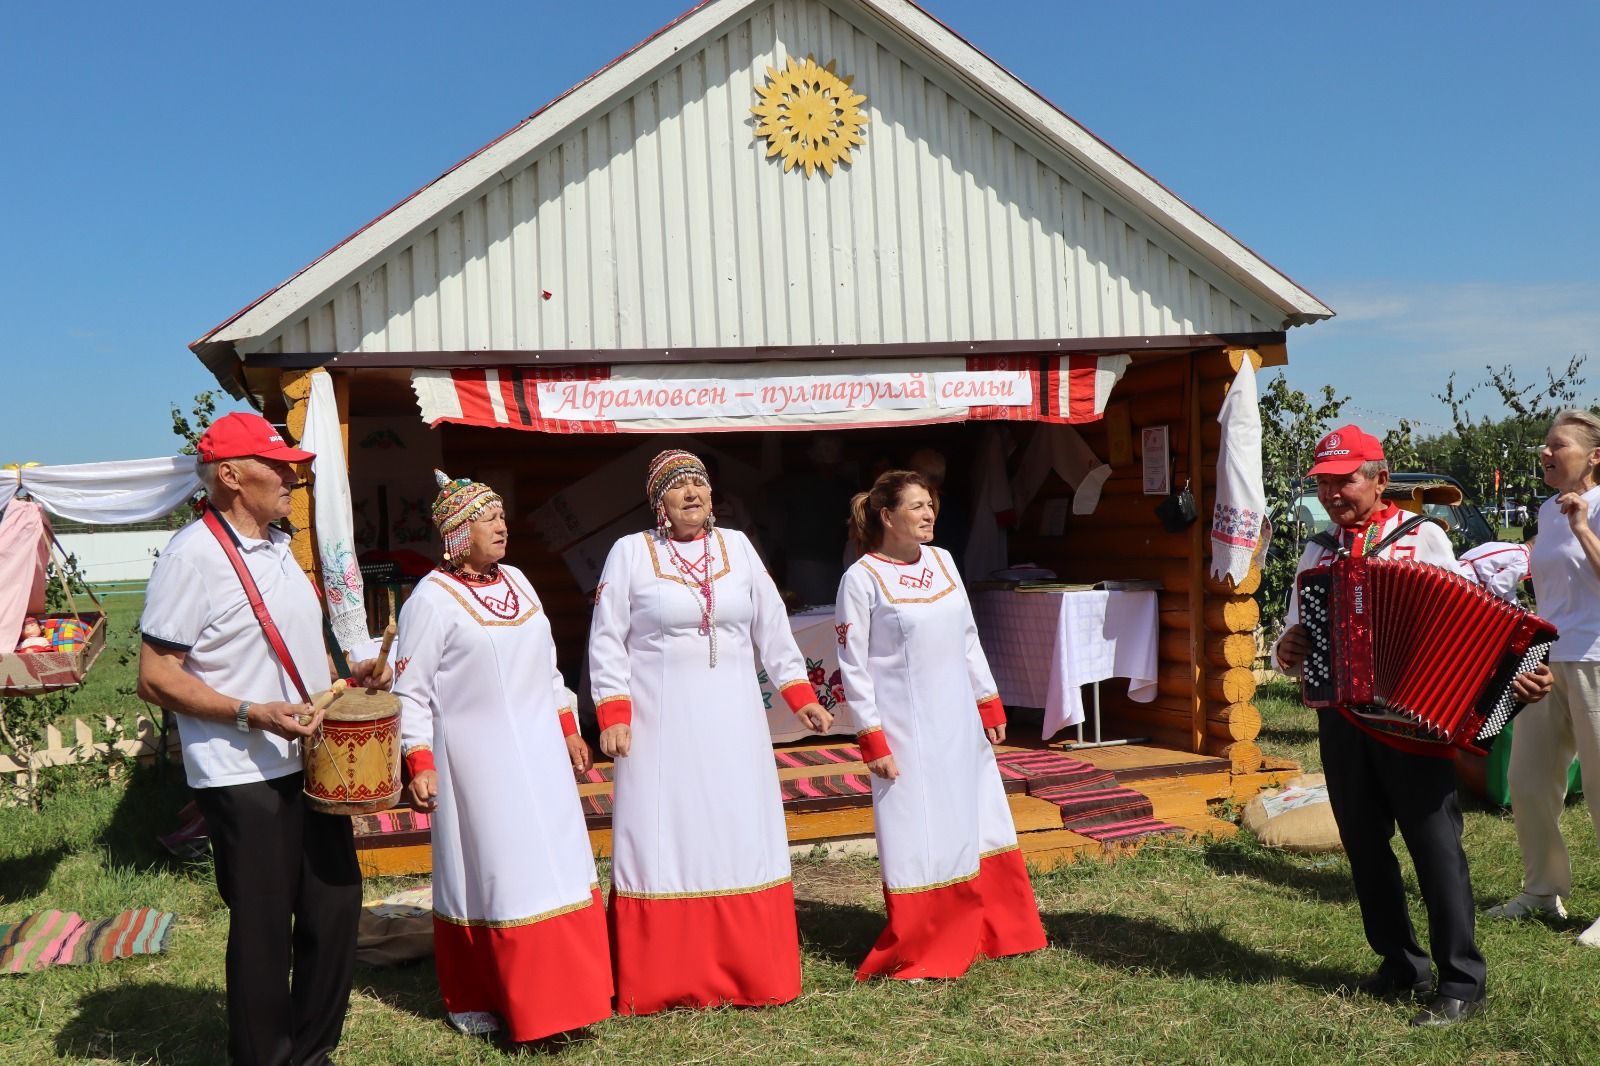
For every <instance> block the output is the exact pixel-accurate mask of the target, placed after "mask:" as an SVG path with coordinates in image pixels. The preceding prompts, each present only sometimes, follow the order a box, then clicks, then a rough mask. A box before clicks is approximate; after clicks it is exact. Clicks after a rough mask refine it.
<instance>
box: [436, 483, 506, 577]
mask: <svg viewBox="0 0 1600 1066" xmlns="http://www.w3.org/2000/svg"><path fill="white" fill-rule="evenodd" d="M433 479H434V480H435V481H437V482H438V483H439V495H438V497H437V498H436V499H435V500H434V501H433V524H434V525H435V526H438V527H439V536H441V537H442V538H444V557H445V560H446V561H449V560H451V559H454V558H457V557H459V556H461V555H463V554H465V553H466V550H467V538H468V536H469V531H468V529H467V527H468V526H469V525H470V524H471V522H472V520H473V519H474V518H476V517H478V515H480V514H482V513H483V512H484V511H486V510H488V509H489V508H490V507H493V506H494V505H496V504H499V503H502V502H503V501H501V499H500V494H499V493H497V492H495V491H494V489H491V488H490V487H489V486H488V485H485V484H484V483H483V482H481V481H473V480H471V479H470V478H464V477H463V478H456V479H455V480H453V481H452V480H451V479H450V477H449V476H448V475H447V474H445V472H444V471H443V470H435V471H434V472H433Z"/></svg>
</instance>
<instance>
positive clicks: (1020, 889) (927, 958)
mask: <svg viewBox="0 0 1600 1066" xmlns="http://www.w3.org/2000/svg"><path fill="white" fill-rule="evenodd" d="M883 897H884V901H885V903H886V904H887V905H888V909H889V925H888V927H887V928H885V929H884V931H883V933H882V934H881V935H880V936H879V937H878V942H877V943H876V944H874V945H873V946H872V950H871V951H870V952H868V953H867V957H866V959H865V960H863V961H862V963H861V967H860V968H859V969H858V970H856V980H858V981H865V980H866V979H867V978H869V977H893V978H898V979H899V980H902V981H904V980H910V979H912V978H919V977H960V976H961V975H962V974H964V973H966V972H967V970H968V969H970V968H971V966H972V964H973V962H974V961H976V960H977V959H978V958H980V957H986V958H991V959H997V958H1000V957H1002V956H1005V955H1022V954H1025V953H1027V952H1030V951H1038V950H1039V949H1040V948H1042V947H1044V946H1045V935H1044V924H1043V923H1042V922H1041V921H1040V920H1039V905H1038V903H1037V902H1035V901H1034V898H1033V884H1032V882H1030V881H1029V880H1028V867H1027V865H1026V864H1025V863H1024V862H1023V861H1022V851H1021V849H1019V848H1010V849H1008V850H1006V851H1002V852H1000V853H999V854H996V855H989V856H987V857H985V858H983V859H981V860H980V861H979V863H978V876H976V877H974V878H972V879H971V880H970V881H959V882H957V883H956V884H953V885H945V886H944V887H943V888H930V889H928V890H927V891H925V892H890V891H889V889H888V887H887V886H885V887H884V891H883Z"/></svg>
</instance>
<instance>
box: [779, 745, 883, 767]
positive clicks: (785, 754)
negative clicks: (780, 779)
mask: <svg viewBox="0 0 1600 1066" xmlns="http://www.w3.org/2000/svg"><path fill="white" fill-rule="evenodd" d="M772 756H773V758H775V759H777V760H778V765H779V766H782V767H800V766H830V765H834V764H837V763H847V762H860V761H861V749H860V748H859V747H857V746H856V745H854V744H840V745H838V746H832V747H826V748H779V749H778V750H776V751H774V752H773V753H772Z"/></svg>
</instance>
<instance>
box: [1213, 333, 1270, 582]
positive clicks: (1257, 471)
mask: <svg viewBox="0 0 1600 1066" xmlns="http://www.w3.org/2000/svg"><path fill="white" fill-rule="evenodd" d="M1217 421H1218V422H1220V423H1222V447H1221V449H1220V450H1219V451H1218V453H1217V502H1216V506H1215V507H1214V508H1213V510H1212V515H1211V576H1212V577H1214V578H1217V579H1219V580H1220V579H1221V578H1222V577H1223V575H1226V576H1228V577H1231V578H1232V579H1233V581H1234V584H1238V583H1240V582H1242V581H1243V580H1244V579H1245V575H1247V574H1248V573H1249V572H1250V564H1251V562H1253V561H1254V559H1255V555H1256V550H1257V548H1258V547H1259V546H1260V544H1261V523H1262V520H1263V519H1264V518H1265V517H1266V513H1267V491H1266V487H1265V485H1263V483H1262V480H1261V409H1260V407H1258V406H1257V405H1256V368H1255V364H1253V363H1252V362H1251V361H1250V360H1249V359H1242V360H1240V362H1239V373H1238V374H1237V375H1235V377H1234V379H1233V387H1232V388H1231V389H1229V390H1228V396H1227V399H1225V400H1223V401H1222V410H1221V411H1220V412H1218V414H1217Z"/></svg>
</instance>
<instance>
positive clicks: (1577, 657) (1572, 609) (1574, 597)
mask: <svg viewBox="0 0 1600 1066" xmlns="http://www.w3.org/2000/svg"><path fill="white" fill-rule="evenodd" d="M1583 502H1584V504H1585V506H1587V508H1588V519H1589V528H1590V529H1592V530H1594V531H1595V532H1596V533H1600V487H1597V488H1592V489H1590V490H1589V491H1588V492H1586V493H1584V494H1583ZM1532 566H1533V593H1534V596H1536V597H1537V598H1538V601H1539V617H1540V618H1543V619H1544V620H1545V621H1547V622H1549V623H1550V624H1551V625H1553V626H1555V627H1556V629H1558V630H1560V632H1561V636H1560V637H1558V638H1556V646H1555V647H1554V648H1551V649H1550V661H1551V662H1553V663H1585V662H1588V663H1592V662H1596V661H1600V577H1596V576H1595V572H1594V567H1592V566H1590V565H1589V558H1588V556H1586V555H1584V554H1583V545H1582V544H1579V543H1578V538H1577V536H1576V534H1574V533H1573V532H1572V525H1571V523H1570V522H1569V521H1568V520H1567V516H1566V515H1564V514H1562V513H1561V508H1560V507H1558V506H1557V505H1556V497H1555V496H1552V497H1550V498H1549V499H1548V500H1546V501H1544V503H1542V504H1541V505H1540V506H1539V539H1538V540H1536V541H1534V542H1533V549H1532Z"/></svg>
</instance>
